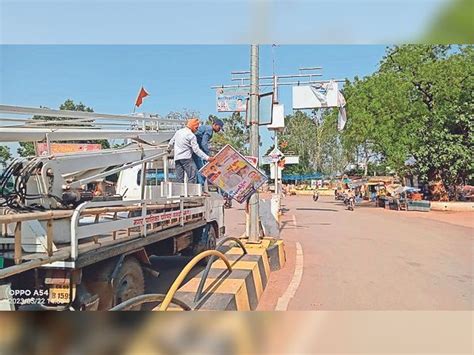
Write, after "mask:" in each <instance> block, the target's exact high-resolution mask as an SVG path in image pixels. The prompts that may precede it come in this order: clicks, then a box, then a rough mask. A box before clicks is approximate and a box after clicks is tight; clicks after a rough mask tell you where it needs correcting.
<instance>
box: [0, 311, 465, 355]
mask: <svg viewBox="0 0 474 355" xmlns="http://www.w3.org/2000/svg"><path fill="white" fill-rule="evenodd" d="M473 319H474V312H450V311H437V312H435V311H426V312H424V311H410V312H409V311H378V312H374V311H357V312H355V311H354V312H352V311H324V312H323V311H321V312H261V313H257V312H254V313H250V312H243V313H237V312H179V313H175V312H170V313H159V312H153V313H151V312H150V313H145V312H140V313H139V312H124V313H114V314H110V313H101V314H99V313H82V314H72V313H67V314H66V313H62V314H52V313H48V314H45V313H34V314H28V315H18V314H14V315H10V314H2V315H1V316H0V324H2V325H3V327H2V336H1V340H0V354H2V355H3V354H29V355H35V354H39V355H43V354H45V355H46V354H48V355H49V354H82V353H84V354H90V355H92V354H114V355H115V354H188V353H193V354H226V355H227V354H308V353H311V354H321V353H345V354H348V353H349V354H350V353H359V354H388V353H390V354H394V353H397V354H399V353H425V354H434V353H436V354H448V353H449V354H453V353H456V354H472V350H473V349H472V334H473Z"/></svg>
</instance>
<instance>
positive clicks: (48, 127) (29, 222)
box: [0, 105, 224, 283]
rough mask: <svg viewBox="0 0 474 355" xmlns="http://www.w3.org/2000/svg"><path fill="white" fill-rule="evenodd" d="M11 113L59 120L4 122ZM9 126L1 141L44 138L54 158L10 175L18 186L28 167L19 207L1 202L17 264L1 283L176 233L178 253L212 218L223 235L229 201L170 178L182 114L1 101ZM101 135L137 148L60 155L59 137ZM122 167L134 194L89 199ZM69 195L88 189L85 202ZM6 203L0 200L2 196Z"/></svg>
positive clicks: (11, 263) (1, 219) (23, 163)
mask: <svg viewBox="0 0 474 355" xmlns="http://www.w3.org/2000/svg"><path fill="white" fill-rule="evenodd" d="M2 114H12V115H30V116H31V115H33V116H44V117H52V118H51V119H47V120H39V119H36V118H35V119H33V118H32V117H30V118H26V119H25V118H10V117H8V118H5V117H2ZM2 122H7V123H8V124H7V126H1V125H0V142H29V141H34V142H36V141H45V142H46V143H47V145H48V147H49V149H48V152H49V154H45V155H42V156H36V157H29V158H18V159H15V160H14V161H13V162H12V163H11V164H13V165H15V164H17V165H15V169H13V170H11V171H10V172H12V175H11V176H12V178H14V179H15V184H17V183H18V179H19V177H20V176H22V174H23V173H24V172H25V169H27V168H28V169H29V170H28V171H27V173H28V174H27V175H28V177H27V179H26V182H25V181H20V182H19V184H22V186H23V187H24V188H25V192H24V196H25V197H21V195H18V192H17V191H18V190H17V188H18V186H19V185H15V191H14V194H13V197H12V198H14V201H15V205H14V206H13V205H10V204H8V207H1V206H0V226H1V230H0V232H1V233H0V256H2V257H3V258H5V260H8V264H7V265H6V266H5V267H4V268H3V269H0V283H2V282H4V281H5V280H7V281H8V280H12V278H13V277H16V276H19V277H21V274H22V273H23V272H26V271H29V270H35V272H36V269H49V270H69V271H73V270H78V269H81V268H84V267H87V266H90V265H94V264H95V263H97V262H100V261H104V260H109V259H111V258H113V257H119V256H121V255H122V256H123V255H129V254H130V253H140V251H144V248H145V247H147V246H149V245H151V244H154V243H157V242H160V241H163V240H165V239H168V238H173V237H176V240H175V242H174V243H173V248H174V249H173V250H178V251H179V250H182V248H186V247H187V245H188V244H189V243H190V242H191V243H192V240H193V239H192V238H191V239H189V238H190V237H189V235H191V236H192V232H193V231H195V230H198V229H200V228H202V227H204V226H206V225H209V224H211V223H212V224H216V226H215V228H217V229H218V230H216V232H217V234H218V235H219V234H220V233H223V231H224V228H223V200H222V198H221V197H220V196H219V198H220V200H219V198H217V196H218V194H213V193H211V194H206V195H204V194H203V193H202V192H203V191H202V186H201V185H200V184H190V183H188V182H187V180H185V182H184V183H177V182H172V181H169V179H168V159H169V153H168V152H167V150H166V147H167V144H166V143H165V142H166V141H167V140H168V139H170V138H171V137H172V135H173V134H174V132H175V130H176V129H178V128H180V127H182V125H183V124H184V122H183V121H181V120H162V119H159V118H157V117H139V116H133V115H109V114H98V113H90V112H75V111H62V110H49V109H37V108H28V107H19V106H7V105H0V123H2ZM12 122H13V123H15V124H13V125H11V123H12ZM64 123H66V125H64ZM76 124H78V126H77V127H76ZM71 125H73V126H74V128H71ZM108 125H112V126H114V127H118V128H117V129H110V128H109V127H108ZM104 127H105V129H104ZM95 139H125V140H127V142H128V144H126V145H125V146H123V147H120V148H111V149H104V150H99V151H84V152H73V153H55V154H52V153H51V149H50V144H51V143H52V142H53V141H54V140H60V141H75V140H78V141H81V140H95ZM13 165H12V166H13ZM139 167H141V171H139V170H138V168H139ZM147 167H152V168H158V167H159V169H160V170H161V169H163V174H164V181H161V182H160V183H159V185H158V184H156V185H152V186H147V184H146V181H147V180H146V172H147ZM137 172H139V174H141V175H138V176H137ZM115 173H120V174H121V175H120V177H119V181H120V179H121V177H122V173H127V174H129V175H128V179H130V178H132V180H133V181H134V183H135V184H138V185H134V186H135V187H134V188H138V191H136V192H135V193H132V194H128V195H130V196H129V197H128V198H127V196H126V190H125V192H123V191H122V193H121V195H120V196H119V195H114V196H110V197H109V196H105V197H104V199H103V200H101V199H96V200H94V197H92V200H88V198H90V197H87V196H89V195H87V196H86V195H84V196H86V197H85V199H83V197H82V196H83V195H81V193H82V194H84V193H86V192H87V193H89V191H88V190H86V189H87V184H89V183H91V182H96V181H101V180H102V179H104V178H105V177H107V176H109V175H112V174H115ZM130 173H131V175H130ZM133 174H135V175H133ZM123 176H125V175H123ZM134 176H136V177H134ZM138 180H139V181H138ZM69 192H74V193H76V192H77V193H78V194H79V195H77V196H80V200H77V201H78V202H77V204H74V203H73V204H65V201H66V200H65V199H64V195H62V196H63V197H62V199H61V193H69ZM2 193H3V192H2ZM8 193H10V192H8ZM15 194H17V195H15ZM214 195H215V196H214ZM58 196H59V198H58ZM2 197H4V196H3V195H2ZM53 197H54V198H53ZM58 199H59V202H58ZM217 200H219V201H217ZM6 201H7V200H6V199H5V200H3V201H2V198H1V197H0V202H6ZM55 201H56V202H57V203H56V202H55ZM219 206H220V207H222V211H221V212H219V211H220V209H219V208H218V207H219ZM42 238H44V241H42V240H43V239H42ZM179 238H181V239H179ZM183 238H185V239H186V238H187V239H186V241H185V240H184V239H183ZM31 240H33V241H34V242H35V243H36V244H35V248H34V251H32V250H29V249H28V248H30V246H28V245H29V244H28V243H29V242H30V241H31ZM178 240H180V242H178ZM25 243H26V244H25ZM41 243H42V244H41ZM178 244H179V245H178ZM27 247H28V248H27ZM38 249H39V250H38ZM175 252H176V251H175ZM145 258H146V255H145Z"/></svg>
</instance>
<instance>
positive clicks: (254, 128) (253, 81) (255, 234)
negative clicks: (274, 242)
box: [247, 44, 260, 243]
mask: <svg viewBox="0 0 474 355" xmlns="http://www.w3.org/2000/svg"><path fill="white" fill-rule="evenodd" d="M258 52H259V48H258V45H254V44H253V45H251V47H250V100H249V101H250V102H249V104H250V155H252V156H254V157H257V158H258V157H259V154H258V149H259V132H258V120H259V117H258V94H259V87H258V66H259V63H258V62H259V58H258ZM258 203H259V196H258V192H256V193H254V194H253V195H252V196H251V197H250V201H249V219H248V222H249V226H248V229H247V230H248V231H249V242H253V243H258V242H259V241H260V233H259V232H260V228H259V221H258V218H259V216H258V214H259V213H258Z"/></svg>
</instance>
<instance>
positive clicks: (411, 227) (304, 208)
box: [259, 196, 474, 310]
mask: <svg viewBox="0 0 474 355" xmlns="http://www.w3.org/2000/svg"><path fill="white" fill-rule="evenodd" d="M283 204H284V208H285V209H286V212H285V214H284V216H283V230H282V238H283V239H284V240H285V242H286V245H287V259H288V262H287V265H286V266H285V268H284V269H282V270H280V271H278V272H275V273H273V274H272V276H271V280H270V284H269V286H268V287H267V290H266V291H265V293H264V297H263V299H262V301H261V303H260V305H259V309H260V310H273V309H275V306H276V304H277V301H278V298H279V297H281V296H282V295H283V294H284V293H285V291H286V289H287V287H288V285H289V284H290V282H291V280H292V279H293V278H294V271H295V245H296V244H297V243H299V244H300V245H301V247H302V251H303V260H304V261H303V276H302V279H301V283H300V284H299V287H298V288H297V291H296V294H295V295H294V297H293V298H291V300H290V302H289V305H288V309H289V310H472V309H474V307H473V294H474V292H473V291H474V290H473V287H474V286H473V285H474V284H473V265H474V264H473V263H474V261H473V260H474V258H473V255H474V253H473V245H474V243H473V241H474V238H473V229H472V228H473V223H472V217H471V215H470V214H469V212H468V213H465V214H454V215H453V216H447V215H446V214H444V215H439V214H440V213H442V212H429V213H423V212H403V211H402V212H398V211H387V210H384V209H381V208H375V207H369V206H367V207H362V206H360V207H358V208H356V210H355V211H354V212H350V211H347V210H345V208H344V206H343V205H342V203H340V202H337V201H334V199H333V198H332V197H321V198H320V199H319V201H318V202H316V203H314V202H313V201H312V200H311V196H291V197H287V198H286V199H285V200H284V202H283ZM468 218H470V219H469V220H468Z"/></svg>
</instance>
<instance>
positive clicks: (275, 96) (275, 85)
mask: <svg viewBox="0 0 474 355" xmlns="http://www.w3.org/2000/svg"><path fill="white" fill-rule="evenodd" d="M273 71H275V68H274V69H273ZM273 103H274V104H277V103H278V77H277V76H276V75H273ZM273 144H274V146H275V149H278V130H277V129H275V136H274V141H273ZM274 164H275V166H274V169H275V170H274V171H275V195H279V194H280V191H279V189H278V169H279V167H278V162H275V163H274ZM278 207H279V206H278Z"/></svg>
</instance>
